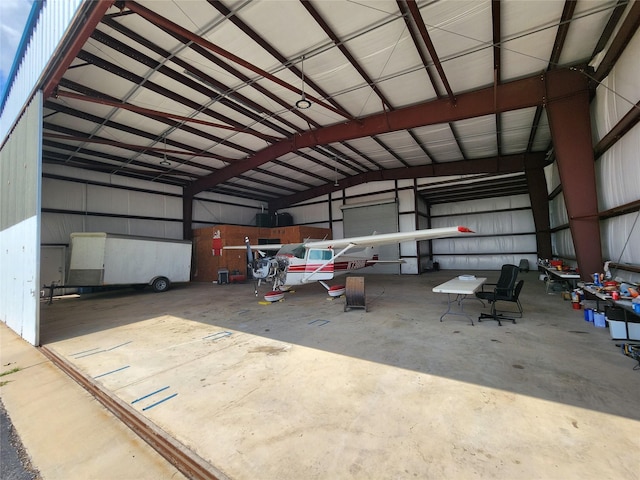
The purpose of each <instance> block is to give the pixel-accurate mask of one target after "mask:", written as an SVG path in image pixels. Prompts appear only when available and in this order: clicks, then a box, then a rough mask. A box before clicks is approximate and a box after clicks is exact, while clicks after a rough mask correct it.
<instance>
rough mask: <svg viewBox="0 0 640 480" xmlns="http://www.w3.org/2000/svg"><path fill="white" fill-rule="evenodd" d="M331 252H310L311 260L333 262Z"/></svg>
mask: <svg viewBox="0 0 640 480" xmlns="http://www.w3.org/2000/svg"><path fill="white" fill-rule="evenodd" d="M331 257H332V253H331V250H310V251H309V260H331Z"/></svg>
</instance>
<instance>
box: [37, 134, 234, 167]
mask: <svg viewBox="0 0 640 480" xmlns="http://www.w3.org/2000/svg"><path fill="white" fill-rule="evenodd" d="M42 137H43V138H58V139H60V140H67V141H70V142H82V143H98V144H100V145H109V146H111V147H118V148H122V149H124V150H133V151H134V152H161V153H167V154H173V155H189V156H191V157H206V158H215V159H216V160H220V161H223V162H227V163H231V162H237V161H238V160H237V159H234V158H228V157H222V156H220V155H216V154H215V153H209V152H203V151H189V150H173V149H171V148H164V147H151V146H148V145H133V144H131V143H124V142H119V141H117V140H105V139H101V138H96V137H82V136H77V135H61V134H58V133H46V132H45V133H43V134H42Z"/></svg>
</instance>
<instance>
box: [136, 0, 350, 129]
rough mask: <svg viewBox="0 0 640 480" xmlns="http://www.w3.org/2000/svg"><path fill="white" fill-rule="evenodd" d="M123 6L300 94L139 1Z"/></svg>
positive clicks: (333, 110)
mask: <svg viewBox="0 0 640 480" xmlns="http://www.w3.org/2000/svg"><path fill="white" fill-rule="evenodd" d="M124 4H125V6H126V7H127V8H128V9H129V10H131V11H133V12H135V13H137V14H138V15H140V16H141V17H142V18H144V19H146V20H147V21H149V22H150V23H152V24H154V25H158V26H160V27H162V28H166V29H168V30H170V31H172V32H174V33H176V34H178V35H181V36H183V37H185V38H187V39H188V40H190V41H192V42H194V43H197V44H198V45H200V46H201V47H204V48H206V49H208V50H211V51H212V52H214V53H216V54H217V55H220V56H222V57H224V58H226V59H227V60H229V61H231V62H233V63H235V64H237V65H240V66H242V67H244V68H246V69H247V70H249V71H251V72H253V73H255V74H257V75H260V76H261V77H264V78H265V79H267V80H270V81H271V82H273V83H275V84H277V85H280V86H281V87H283V88H286V89H287V90H289V91H291V92H294V93H296V94H299V95H302V90H300V89H299V88H298V87H295V86H293V85H290V84H289V83H287V82H285V81H284V80H281V79H280V78H278V77H276V76H275V75H272V74H270V73H269V72H267V71H265V70H262V69H261V68H259V67H257V66H255V65H254V64H252V63H250V62H247V61H246V60H244V59H242V58H240V57H238V56H237V55H234V54H233V53H231V52H229V51H227V50H225V49H224V48H222V47H219V46H217V45H215V44H213V43H211V42H209V41H208V40H205V39H204V38H202V37H200V36H198V35H196V34H195V33H193V32H191V31H189V30H187V29H186V28H182V27H181V26H180V25H178V24H176V23H173V22H172V21H170V20H169V19H167V18H165V17H163V16H161V15H158V14H157V13H155V12H154V11H152V10H149V9H148V8H145V7H143V6H142V5H140V4H139V3H136V2H133V1H130V0H126V1H125V2H124ZM306 97H307V98H308V99H309V100H311V101H313V102H314V103H316V104H318V105H321V106H322V107H324V108H326V109H328V110H331V111H332V112H334V113H336V114H338V115H340V116H342V117H344V118H347V119H353V117H352V116H351V115H349V114H348V113H347V112H344V111H342V110H340V109H338V108H335V107H334V106H333V105H330V104H328V103H326V102H325V101H323V100H321V99H319V98H316V97H313V96H311V95H306Z"/></svg>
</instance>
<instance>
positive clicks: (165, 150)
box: [160, 135, 171, 167]
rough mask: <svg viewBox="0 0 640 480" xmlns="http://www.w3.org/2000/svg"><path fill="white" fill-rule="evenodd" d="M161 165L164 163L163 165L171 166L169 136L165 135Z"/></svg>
mask: <svg viewBox="0 0 640 480" xmlns="http://www.w3.org/2000/svg"><path fill="white" fill-rule="evenodd" d="M160 165H162V166H163V167H170V166H171V162H170V161H169V160H167V136H166V135H165V136H164V156H163V157H162V160H160Z"/></svg>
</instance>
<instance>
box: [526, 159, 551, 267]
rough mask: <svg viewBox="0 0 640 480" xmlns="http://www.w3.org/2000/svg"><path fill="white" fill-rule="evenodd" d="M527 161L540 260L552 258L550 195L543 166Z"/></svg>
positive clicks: (527, 175) (528, 184) (528, 183)
mask: <svg viewBox="0 0 640 480" xmlns="http://www.w3.org/2000/svg"><path fill="white" fill-rule="evenodd" d="M527 163H529V164H530V163H532V162H527V161H526V159H525V167H524V171H525V175H526V177H527V186H528V188H529V199H530V201H531V211H532V213H533V223H534V225H535V228H536V250H537V252H538V257H539V258H551V256H552V255H553V252H552V249H551V232H550V224H549V194H548V192H547V182H546V179H545V176H544V167H543V166H542V165H533V166H530V165H527Z"/></svg>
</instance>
